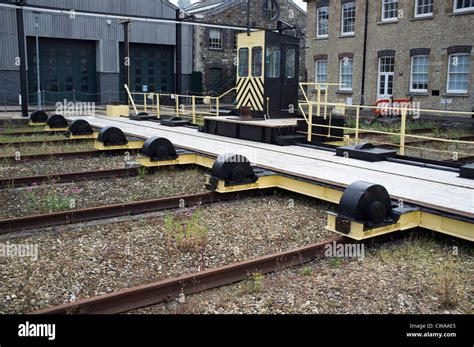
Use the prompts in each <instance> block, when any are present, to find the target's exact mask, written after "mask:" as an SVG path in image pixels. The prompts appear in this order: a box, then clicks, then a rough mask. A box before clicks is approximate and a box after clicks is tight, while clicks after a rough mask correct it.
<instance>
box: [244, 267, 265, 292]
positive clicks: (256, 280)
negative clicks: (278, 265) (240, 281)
mask: <svg viewBox="0 0 474 347" xmlns="http://www.w3.org/2000/svg"><path fill="white" fill-rule="evenodd" d="M263 279H264V276H263V275H262V274H261V273H260V272H255V273H253V274H251V275H250V277H249V280H248V281H247V293H249V294H253V293H260V292H261V291H262V289H263Z"/></svg>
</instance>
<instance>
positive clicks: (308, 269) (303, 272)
mask: <svg viewBox="0 0 474 347" xmlns="http://www.w3.org/2000/svg"><path fill="white" fill-rule="evenodd" d="M312 273H313V269H311V267H310V266H308V265H306V266H304V267H303V268H302V269H301V275H302V276H311V274H312Z"/></svg>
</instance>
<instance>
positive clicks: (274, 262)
mask: <svg viewBox="0 0 474 347" xmlns="http://www.w3.org/2000/svg"><path fill="white" fill-rule="evenodd" d="M348 240H349V239H347V238H343V237H339V238H334V239H331V240H327V241H324V242H319V243H315V244H310V245H307V246H303V247H299V248H296V249H292V250H289V251H284V252H280V253H275V254H271V255H265V256H262V257H257V258H254V259H249V260H244V261H241V262H238V263H234V264H230V265H225V266H221V267H218V268H214V269H208V270H204V271H201V272H197V273H192V274H188V275H184V276H180V277H176V278H171V279H165V280H162V281H158V282H155V283H151V284H146V285H142V286H138V287H135V288H129V289H123V290H119V291H117V292H115V293H110V294H105V295H100V296H96V297H91V298H87V299H82V300H78V301H75V302H72V303H67V304H62V305H59V306H53V307H48V308H45V309H42V310H39V311H36V312H32V313H33V314H75V313H76V314H77V313H80V314H116V313H121V312H127V311H130V310H134V309H137V308H140V307H144V306H149V305H154V304H158V303H160V302H162V301H164V300H170V299H173V298H176V297H177V296H179V295H180V294H181V293H183V294H185V295H190V294H194V293H198V292H201V291H204V290H209V289H212V288H216V287H220V286H223V285H227V284H231V283H234V282H238V281H241V280H245V279H246V278H248V276H249V274H252V273H256V272H259V273H262V274H265V273H270V272H274V271H278V270H282V269H285V268H288V267H291V266H295V265H301V264H304V263H307V262H309V261H312V260H314V259H317V258H322V257H324V253H325V249H326V245H328V244H332V243H333V242H337V243H345V242H347V241H348Z"/></svg>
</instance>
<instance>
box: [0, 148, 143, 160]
mask: <svg viewBox="0 0 474 347" xmlns="http://www.w3.org/2000/svg"><path fill="white" fill-rule="evenodd" d="M125 152H129V153H130V154H135V153H137V150H136V149H112V150H107V151H99V150H92V151H76V152H58V153H44V154H27V155H22V156H21V158H20V160H16V159H15V156H0V161H2V160H3V161H34V160H44V159H52V158H54V159H71V158H73V159H76V158H90V157H99V156H101V155H104V156H114V155H121V154H125Z"/></svg>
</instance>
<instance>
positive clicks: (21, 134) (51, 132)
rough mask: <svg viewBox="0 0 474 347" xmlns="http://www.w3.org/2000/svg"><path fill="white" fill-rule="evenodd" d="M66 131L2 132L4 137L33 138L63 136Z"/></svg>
mask: <svg viewBox="0 0 474 347" xmlns="http://www.w3.org/2000/svg"><path fill="white" fill-rule="evenodd" d="M65 133H66V131H58V130H39V131H19V132H0V135H2V136H15V137H21V136H32V135H51V136H53V135H61V134H65Z"/></svg>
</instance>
